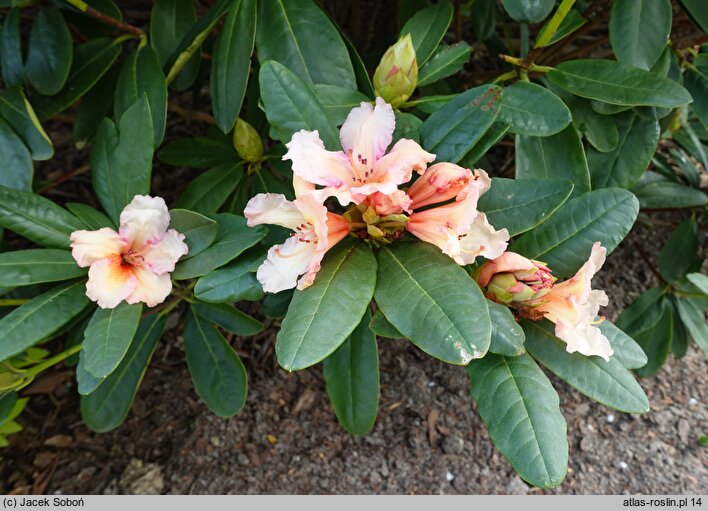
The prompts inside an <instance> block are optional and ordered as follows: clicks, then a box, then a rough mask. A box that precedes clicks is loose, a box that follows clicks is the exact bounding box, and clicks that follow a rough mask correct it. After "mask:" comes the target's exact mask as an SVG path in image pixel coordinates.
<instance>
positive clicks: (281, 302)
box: [262, 289, 294, 319]
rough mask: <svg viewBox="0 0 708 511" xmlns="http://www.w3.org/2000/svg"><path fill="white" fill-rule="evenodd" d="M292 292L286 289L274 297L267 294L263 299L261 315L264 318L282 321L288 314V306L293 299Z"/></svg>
mask: <svg viewBox="0 0 708 511" xmlns="http://www.w3.org/2000/svg"><path fill="white" fill-rule="evenodd" d="M293 295H294V293H293V290H292V289H287V290H285V291H281V292H280V293H275V294H274V295H271V294H268V295H266V297H265V298H264V299H263V309H262V312H263V315H264V316H265V317H266V318H271V319H282V318H284V317H285V314H286V313H287V312H288V306H289V305H290V302H291V301H292V298H293Z"/></svg>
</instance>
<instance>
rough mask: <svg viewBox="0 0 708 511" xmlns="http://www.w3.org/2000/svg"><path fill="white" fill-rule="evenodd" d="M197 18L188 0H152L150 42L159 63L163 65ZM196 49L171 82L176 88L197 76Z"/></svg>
mask: <svg viewBox="0 0 708 511" xmlns="http://www.w3.org/2000/svg"><path fill="white" fill-rule="evenodd" d="M196 22H197V11H196V10H195V9H194V2H193V1H192V0H155V3H154V4H153V6H152V12H151V14H150V43H151V44H152V47H153V48H154V49H155V52H156V53H157V56H158V58H159V59H160V65H161V66H163V67H164V66H165V64H167V62H168V61H169V60H170V56H171V55H172V53H173V52H174V51H175V50H176V49H177V47H178V46H179V44H180V42H181V41H182V38H183V37H185V36H186V35H187V34H188V33H189V31H190V29H191V28H192V27H193V26H194V25H195V23H196ZM200 60H201V59H200V56H199V52H197V53H196V54H195V55H193V56H192V57H191V58H190V59H189V60H188V61H187V63H186V64H185V65H184V67H183V68H182V71H180V73H179V74H178V75H177V77H176V78H175V79H174V81H173V82H172V84H171V85H172V87H174V88H175V89H176V90H185V89H186V88H188V87H189V86H190V85H192V83H194V80H195V79H196V78H197V73H199V66H200Z"/></svg>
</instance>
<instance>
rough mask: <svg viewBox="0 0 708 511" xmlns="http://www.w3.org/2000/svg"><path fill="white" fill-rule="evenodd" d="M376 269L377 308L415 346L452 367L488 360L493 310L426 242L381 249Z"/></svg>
mask: <svg viewBox="0 0 708 511" xmlns="http://www.w3.org/2000/svg"><path fill="white" fill-rule="evenodd" d="M378 266H379V268H378V281H377V283H376V293H375V298H376V303H377V304H378V306H379V307H380V308H381V310H382V311H383V313H384V314H385V315H386V317H387V318H388V320H389V321H390V322H391V324H393V325H394V326H395V327H396V328H397V329H398V331H399V332H401V333H402V334H404V335H405V336H406V337H407V338H408V339H410V340H411V342H412V343H413V344H415V345H416V346H418V347H419V348H420V349H422V350H423V351H425V352H426V353H428V354H429V355H432V356H433V357H436V358H439V359H440V360H442V361H444V362H448V363H451V364H458V365H465V364H467V363H469V361H470V360H472V359H474V358H480V357H483V356H484V354H485V353H486V352H487V350H488V349H489V342H490V336H491V332H492V326H491V322H490V319H489V310H488V308H487V304H486V300H485V299H484V296H483V295H482V292H481V291H480V289H479V287H478V286H477V284H476V283H475V282H474V281H473V280H472V279H471V278H470V277H469V275H467V272H466V271H465V270H463V269H462V268H461V267H460V266H458V265H457V264H456V263H455V262H454V261H453V260H452V259H450V258H449V257H448V256H447V255H445V254H443V253H442V252H440V249H439V248H437V247H436V246H434V245H431V244H429V243H424V242H422V241H418V242H411V243H395V244H393V245H390V246H388V245H387V246H383V247H381V248H380V249H379V252H378Z"/></svg>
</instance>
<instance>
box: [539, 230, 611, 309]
mask: <svg viewBox="0 0 708 511" xmlns="http://www.w3.org/2000/svg"><path fill="white" fill-rule="evenodd" d="M606 254H607V249H606V248H605V247H603V246H602V245H600V243H599V242H596V243H595V244H593V246H592V250H591V251H590V257H589V258H588V260H587V261H585V264H583V266H582V267H581V268H580V269H579V270H578V272H577V273H576V274H575V275H574V276H573V277H572V278H570V279H568V280H566V281H564V282H561V283H559V284H556V285H555V286H553V289H551V292H550V293H549V298H552V299H557V300H562V299H568V298H569V297H571V296H573V297H575V299H576V300H577V301H578V302H579V303H585V302H586V301H587V300H588V296H589V294H590V290H591V287H592V286H591V281H592V278H593V277H594V276H595V274H596V273H597V272H598V271H599V270H600V268H602V265H603V264H604V263H605V256H606Z"/></svg>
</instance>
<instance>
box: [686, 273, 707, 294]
mask: <svg viewBox="0 0 708 511" xmlns="http://www.w3.org/2000/svg"><path fill="white" fill-rule="evenodd" d="M686 277H687V278H688V281H689V282H690V283H691V284H693V285H694V286H696V287H697V288H698V289H700V291H701V292H702V293H703V294H705V295H708V275H703V274H702V273H689V274H688V275H686Z"/></svg>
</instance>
